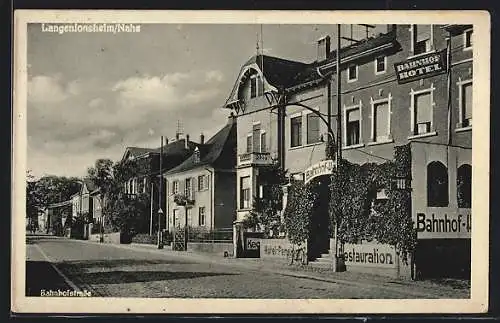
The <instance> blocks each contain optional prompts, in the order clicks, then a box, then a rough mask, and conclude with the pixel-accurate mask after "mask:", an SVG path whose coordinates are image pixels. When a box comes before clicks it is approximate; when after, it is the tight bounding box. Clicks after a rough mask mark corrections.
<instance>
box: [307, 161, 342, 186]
mask: <svg viewBox="0 0 500 323" xmlns="http://www.w3.org/2000/svg"><path fill="white" fill-rule="evenodd" d="M334 167H335V164H334V162H333V160H331V159H329V160H322V161H320V162H318V163H316V164H314V165H312V166H311V167H309V168H307V169H306V171H305V172H304V182H306V183H308V182H309V181H311V180H312V179H313V178H315V177H318V176H321V175H331V174H332V173H333V169H334Z"/></svg>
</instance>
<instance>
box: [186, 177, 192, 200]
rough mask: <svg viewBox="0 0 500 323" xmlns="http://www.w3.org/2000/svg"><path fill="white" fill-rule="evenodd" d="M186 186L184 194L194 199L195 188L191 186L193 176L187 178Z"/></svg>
mask: <svg viewBox="0 0 500 323" xmlns="http://www.w3.org/2000/svg"><path fill="white" fill-rule="evenodd" d="M185 183H186V186H184V194H185V195H186V197H187V198H189V199H192V198H193V188H192V186H191V184H192V183H191V178H186V181H185Z"/></svg>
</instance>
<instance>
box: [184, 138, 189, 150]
mask: <svg viewBox="0 0 500 323" xmlns="http://www.w3.org/2000/svg"><path fill="white" fill-rule="evenodd" d="M184 148H186V149H189V135H186V139H184Z"/></svg>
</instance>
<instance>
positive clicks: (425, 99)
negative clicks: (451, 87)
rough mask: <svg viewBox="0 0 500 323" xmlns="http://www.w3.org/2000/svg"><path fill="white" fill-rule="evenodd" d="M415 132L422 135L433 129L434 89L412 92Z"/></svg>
mask: <svg viewBox="0 0 500 323" xmlns="http://www.w3.org/2000/svg"><path fill="white" fill-rule="evenodd" d="M412 96H413V98H412V105H413V120H414V124H413V125H412V127H413V134H414V135H421V134H425V133H429V132H431V131H432V91H426V92H423V93H418V94H412Z"/></svg>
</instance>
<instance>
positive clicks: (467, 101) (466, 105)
mask: <svg viewBox="0 0 500 323" xmlns="http://www.w3.org/2000/svg"><path fill="white" fill-rule="evenodd" d="M462 100H463V102H462V106H463V109H464V117H465V119H471V118H472V83H471V84H467V85H464V90H463V98H462Z"/></svg>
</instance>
